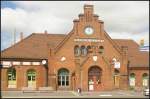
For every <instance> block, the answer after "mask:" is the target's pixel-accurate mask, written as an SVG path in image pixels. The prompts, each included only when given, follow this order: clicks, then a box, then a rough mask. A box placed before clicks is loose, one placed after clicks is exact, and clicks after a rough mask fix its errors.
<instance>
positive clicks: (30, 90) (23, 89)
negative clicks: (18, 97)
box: [22, 87, 36, 93]
mask: <svg viewBox="0 0 150 99" xmlns="http://www.w3.org/2000/svg"><path fill="white" fill-rule="evenodd" d="M22 91H23V93H31V92H36V88H34V87H23V88H22Z"/></svg>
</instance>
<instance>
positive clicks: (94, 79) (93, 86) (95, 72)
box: [88, 66, 101, 91]
mask: <svg viewBox="0 0 150 99" xmlns="http://www.w3.org/2000/svg"><path fill="white" fill-rule="evenodd" d="M88 80H89V81H88V86H89V91H97V90H99V85H100V82H101V69H100V68H99V67H98V66H92V67H91V68H90V69H89V71H88Z"/></svg>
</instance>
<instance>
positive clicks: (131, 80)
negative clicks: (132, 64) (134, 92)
mask: <svg viewBox="0 0 150 99" xmlns="http://www.w3.org/2000/svg"><path fill="white" fill-rule="evenodd" d="M129 84H130V86H131V87H135V74H134V73H131V74H130V76H129Z"/></svg>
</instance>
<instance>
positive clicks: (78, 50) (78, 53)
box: [74, 45, 81, 56]
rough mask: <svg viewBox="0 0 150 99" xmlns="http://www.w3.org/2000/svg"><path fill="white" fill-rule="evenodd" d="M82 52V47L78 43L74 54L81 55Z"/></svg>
mask: <svg viewBox="0 0 150 99" xmlns="http://www.w3.org/2000/svg"><path fill="white" fill-rule="evenodd" d="M80 54H81V51H80V47H79V46H78V45H76V46H75V47H74V55H75V56H79V55H80Z"/></svg>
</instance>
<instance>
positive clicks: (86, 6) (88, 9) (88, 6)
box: [84, 4, 93, 14]
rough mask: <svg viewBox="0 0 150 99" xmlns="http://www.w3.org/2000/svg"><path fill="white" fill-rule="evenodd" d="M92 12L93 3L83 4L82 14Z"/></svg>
mask: <svg viewBox="0 0 150 99" xmlns="http://www.w3.org/2000/svg"><path fill="white" fill-rule="evenodd" d="M88 13H89V14H93V5H87V4H85V5H84V14H88Z"/></svg>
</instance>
